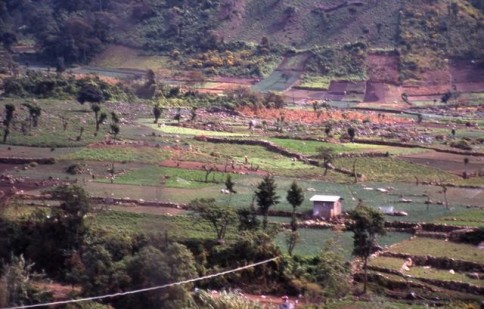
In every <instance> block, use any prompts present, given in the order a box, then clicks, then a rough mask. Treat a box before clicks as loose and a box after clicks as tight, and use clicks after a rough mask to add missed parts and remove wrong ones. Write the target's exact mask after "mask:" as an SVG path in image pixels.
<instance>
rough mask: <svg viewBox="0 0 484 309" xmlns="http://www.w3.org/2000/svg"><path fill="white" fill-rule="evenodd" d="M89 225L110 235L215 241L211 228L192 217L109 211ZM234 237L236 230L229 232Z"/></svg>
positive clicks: (92, 218) (92, 220)
mask: <svg viewBox="0 0 484 309" xmlns="http://www.w3.org/2000/svg"><path fill="white" fill-rule="evenodd" d="M88 223H89V224H90V227H91V228H92V229H102V230H108V231H109V232H110V233H121V234H137V233H153V232H155V233H160V234H164V233H167V236H168V237H169V238H170V239H174V240H184V239H215V238H216V235H215V233H214V232H213V231H212V230H211V227H210V226H209V225H208V224H206V223H205V222H203V221H200V220H195V219H194V218H193V217H191V216H164V215H151V214H140V213H132V212H124V211H108V212H103V213H99V214H96V215H95V216H92V217H89V219H88ZM227 234H228V235H227V236H229V235H231V236H232V237H234V235H235V230H234V229H230V228H229V230H228V233H227Z"/></svg>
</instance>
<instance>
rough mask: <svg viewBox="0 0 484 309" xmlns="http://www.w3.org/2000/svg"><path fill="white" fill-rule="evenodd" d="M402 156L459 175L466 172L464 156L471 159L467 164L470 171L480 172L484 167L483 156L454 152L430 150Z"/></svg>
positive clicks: (410, 160)
mask: <svg viewBox="0 0 484 309" xmlns="http://www.w3.org/2000/svg"><path fill="white" fill-rule="evenodd" d="M400 158H401V159H403V160H406V161H409V162H413V163H417V164H422V165H427V166H430V167H433V168H438V169H441V170H444V171H448V172H451V173H453V174H456V175H459V176H462V172H464V168H465V167H464V158H468V159H469V163H468V164H467V171H468V173H478V172H479V171H480V170H483V169H484V159H483V158H482V157H472V156H464V155H458V154H452V153H444V152H436V151H429V152H422V153H415V154H408V155H403V156H400Z"/></svg>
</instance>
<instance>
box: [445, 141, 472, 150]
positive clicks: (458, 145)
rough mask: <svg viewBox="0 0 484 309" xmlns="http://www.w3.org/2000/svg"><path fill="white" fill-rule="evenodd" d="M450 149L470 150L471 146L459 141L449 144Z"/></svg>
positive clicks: (466, 142)
mask: <svg viewBox="0 0 484 309" xmlns="http://www.w3.org/2000/svg"><path fill="white" fill-rule="evenodd" d="M450 147H454V148H459V149H462V150H472V146H471V144H470V143H469V142H468V141H466V140H460V141H457V142H452V143H450Z"/></svg>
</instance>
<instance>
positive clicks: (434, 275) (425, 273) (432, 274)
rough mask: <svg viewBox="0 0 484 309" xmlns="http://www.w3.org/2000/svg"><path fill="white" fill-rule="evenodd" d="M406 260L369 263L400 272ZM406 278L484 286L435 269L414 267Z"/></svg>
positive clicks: (386, 259)
mask: <svg viewBox="0 0 484 309" xmlns="http://www.w3.org/2000/svg"><path fill="white" fill-rule="evenodd" d="M404 262H405V260H404V259H398V258H392V257H385V256H380V257H377V258H376V259H372V260H371V261H370V262H369V265H370V266H377V267H383V268H386V269H390V270H394V271H400V270H401V268H402V265H403V264H404ZM404 274H405V275H406V276H412V277H414V278H428V279H435V280H442V281H460V282H466V283H470V284H474V285H478V286H484V281H483V280H477V279H471V278H469V277H468V276H466V274H463V273H457V272H454V273H450V272H449V271H448V270H441V269H435V268H430V267H420V266H413V267H410V268H409V270H408V271H405V273H404Z"/></svg>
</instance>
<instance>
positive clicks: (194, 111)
mask: <svg viewBox="0 0 484 309" xmlns="http://www.w3.org/2000/svg"><path fill="white" fill-rule="evenodd" d="M195 118H197V107H196V106H194V107H192V109H191V111H190V121H194V120H195Z"/></svg>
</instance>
